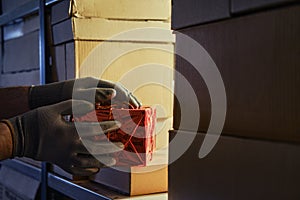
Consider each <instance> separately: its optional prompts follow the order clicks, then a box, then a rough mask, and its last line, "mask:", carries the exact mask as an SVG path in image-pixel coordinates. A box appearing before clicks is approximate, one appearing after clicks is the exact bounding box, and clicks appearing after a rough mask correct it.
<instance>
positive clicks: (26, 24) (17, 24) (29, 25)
mask: <svg viewBox="0 0 300 200" xmlns="http://www.w3.org/2000/svg"><path fill="white" fill-rule="evenodd" d="M37 30H39V16H38V15H36V14H34V15H30V16H26V17H24V18H21V19H18V20H15V21H14V22H13V23H10V24H7V25H5V26H3V39H4V40H5V41H6V40H10V39H14V38H18V37H22V36H24V35H26V34H29V33H31V32H34V31H37Z"/></svg>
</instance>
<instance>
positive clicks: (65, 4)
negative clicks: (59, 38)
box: [51, 0, 70, 25]
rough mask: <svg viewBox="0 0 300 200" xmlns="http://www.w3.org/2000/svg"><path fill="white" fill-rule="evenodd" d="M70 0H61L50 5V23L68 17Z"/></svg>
mask: <svg viewBox="0 0 300 200" xmlns="http://www.w3.org/2000/svg"><path fill="white" fill-rule="evenodd" d="M69 9H70V0H62V1H60V2H58V3H57V4H55V5H53V6H52V7H51V24H52V25H53V24H57V23H59V22H61V21H64V20H66V19H68V18H69V17H70V14H69Z"/></svg>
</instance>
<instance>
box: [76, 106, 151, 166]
mask: <svg viewBox="0 0 300 200" xmlns="http://www.w3.org/2000/svg"><path fill="white" fill-rule="evenodd" d="M119 103H122V102H119ZM73 120H74V121H78V122H104V121H109V120H116V121H118V122H120V123H121V127H120V128H119V129H118V130H114V131H109V132H108V133H106V134H105V135H101V134H99V135H97V136H94V137H91V138H89V140H93V141H94V142H97V141H100V142H101V141H104V142H105V141H106V142H109V141H110V142H120V143H122V144H123V145H124V148H123V149H121V151H120V152H114V153H112V154H111V156H113V158H114V159H115V160H116V164H115V166H118V167H120V166H126V167H133V166H147V165H148V163H150V162H151V161H152V159H153V152H154V151H155V146H156V145H155V141H156V140H155V127H156V110H155V109H153V108H150V107H141V108H138V109H132V108H129V109H128V105H126V106H120V107H119V106H110V107H108V106H100V105H97V104H96V110H95V111H92V112H90V113H87V114H86V115H84V116H78V117H76V116H75V117H74V119H73ZM87 149H88V150H89V151H90V152H91V153H92V154H93V152H94V153H95V152H97V149H95V148H87Z"/></svg>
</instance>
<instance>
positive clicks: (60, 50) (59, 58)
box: [54, 44, 66, 81]
mask: <svg viewBox="0 0 300 200" xmlns="http://www.w3.org/2000/svg"><path fill="white" fill-rule="evenodd" d="M54 52H55V55H54V56H55V67H56V70H57V78H58V81H63V80H66V45H65V44H61V45H57V46H55V47H54Z"/></svg>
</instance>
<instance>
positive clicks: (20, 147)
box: [4, 100, 122, 176]
mask: <svg viewBox="0 0 300 200" xmlns="http://www.w3.org/2000/svg"><path fill="white" fill-rule="evenodd" d="M72 104H73V108H75V107H76V109H72ZM93 109H94V105H93V104H92V103H89V102H86V101H78V100H68V101H65V102H61V103H58V104H54V105H50V106H44V107H40V108H37V109H34V110H32V111H29V112H27V113H25V114H23V115H20V116H17V117H14V118H11V119H9V120H5V121H4V122H5V123H6V124H7V125H8V126H9V127H10V130H11V133H12V137H13V156H19V157H22V156H26V157H29V158H33V159H35V160H40V161H48V162H51V163H54V164H57V165H58V166H60V167H61V168H62V169H64V170H65V171H67V172H69V173H72V174H76V175H82V176H88V175H91V174H93V173H96V172H98V171H99V168H101V167H103V166H104V164H102V163H105V164H106V165H114V164H115V163H116V160H115V159H114V158H113V157H110V156H109V155H110V154H109V153H112V152H116V151H120V150H122V144H119V143H117V144H113V143H110V142H108V140H103V141H97V142H94V141H93V140H87V141H90V142H89V144H88V145H89V146H87V148H86V147H85V146H84V145H83V143H82V141H81V139H80V137H79V135H78V133H77V130H78V132H80V133H81V134H80V136H81V137H87V138H88V137H93V136H96V135H100V134H101V132H99V130H102V134H103V133H105V132H107V131H111V130H116V129H118V128H119V127H120V124H119V123H118V122H115V121H106V122H100V123H97V122H94V123H87V122H85V123H79V122H76V127H75V123H73V122H68V121H66V120H65V118H64V116H65V115H66V116H69V115H72V114H74V115H77V116H78V115H82V114H85V113H87V112H90V111H92V110H93ZM72 110H73V113H72ZM74 112H76V113H74ZM99 125H100V126H99ZM100 127H101V128H100ZM76 129H77V130H76ZM94 149H97V152H96V153H95V154H96V155H95V156H96V157H97V158H98V159H101V161H103V162H102V163H100V162H99V161H98V160H97V159H96V158H95V157H93V156H92V155H91V154H90V153H89V152H88V150H92V151H95V150H94ZM111 155H112V154H111Z"/></svg>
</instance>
